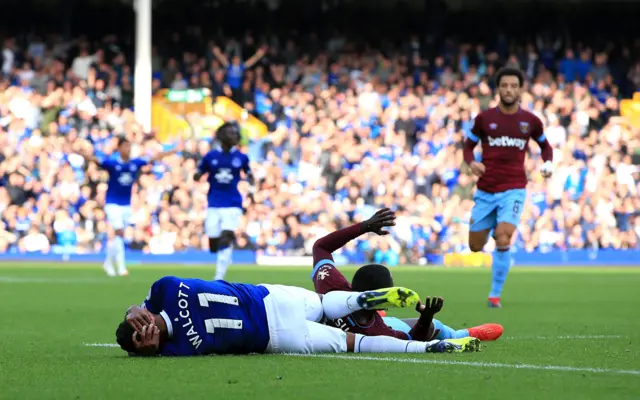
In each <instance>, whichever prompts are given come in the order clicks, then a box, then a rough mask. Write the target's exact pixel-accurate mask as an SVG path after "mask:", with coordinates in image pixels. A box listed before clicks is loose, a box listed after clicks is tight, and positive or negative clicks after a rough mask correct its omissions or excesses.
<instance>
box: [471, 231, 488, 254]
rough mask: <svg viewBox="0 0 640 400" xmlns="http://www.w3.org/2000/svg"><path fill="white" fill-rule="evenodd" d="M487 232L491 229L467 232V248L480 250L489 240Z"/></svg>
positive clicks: (474, 250)
mask: <svg viewBox="0 0 640 400" xmlns="http://www.w3.org/2000/svg"><path fill="white" fill-rule="evenodd" d="M489 233H491V229H484V230H481V231H477V232H469V248H470V249H471V251H473V252H476V251H482V249H484V246H485V245H486V244H487V241H488V240H489Z"/></svg>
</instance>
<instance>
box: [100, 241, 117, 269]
mask: <svg viewBox="0 0 640 400" xmlns="http://www.w3.org/2000/svg"><path fill="white" fill-rule="evenodd" d="M106 250H107V256H106V258H105V259H104V264H102V268H104V270H105V272H106V273H107V275H108V276H116V271H115V270H114V269H113V260H115V251H116V250H115V245H114V240H111V241H109V242H107V248H106Z"/></svg>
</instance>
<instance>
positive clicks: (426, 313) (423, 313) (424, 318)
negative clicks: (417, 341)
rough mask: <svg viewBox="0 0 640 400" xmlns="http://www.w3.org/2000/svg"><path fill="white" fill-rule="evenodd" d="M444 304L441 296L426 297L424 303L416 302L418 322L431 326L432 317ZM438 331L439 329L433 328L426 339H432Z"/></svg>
mask: <svg viewBox="0 0 640 400" xmlns="http://www.w3.org/2000/svg"><path fill="white" fill-rule="evenodd" d="M443 305H444V299H443V298H442V297H433V298H431V297H427V298H426V299H425V301H424V304H422V303H420V302H418V304H416V311H417V312H419V313H420V318H419V319H418V323H419V324H420V325H422V326H424V327H431V326H432V325H433V317H434V315H436V314H437V313H439V312H440V310H442V306H443ZM439 333H440V329H434V330H433V333H431V334H430V337H428V338H427V340H433V339H434V338H435V337H436V336H438V334H439Z"/></svg>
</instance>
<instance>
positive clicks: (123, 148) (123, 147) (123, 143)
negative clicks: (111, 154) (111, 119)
mask: <svg viewBox="0 0 640 400" xmlns="http://www.w3.org/2000/svg"><path fill="white" fill-rule="evenodd" d="M118 153H120V157H122V158H124V159H128V158H129V156H130V155H131V143H130V142H129V141H128V140H127V139H126V138H124V137H121V138H119V139H118Z"/></svg>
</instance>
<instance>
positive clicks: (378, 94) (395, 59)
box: [0, 35, 640, 265]
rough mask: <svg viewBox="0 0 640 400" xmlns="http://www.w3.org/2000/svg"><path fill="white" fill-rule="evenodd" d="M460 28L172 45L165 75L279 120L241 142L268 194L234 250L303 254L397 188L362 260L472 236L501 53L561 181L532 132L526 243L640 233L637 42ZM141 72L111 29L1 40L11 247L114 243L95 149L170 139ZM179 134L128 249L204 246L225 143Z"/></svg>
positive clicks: (444, 248)
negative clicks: (153, 113)
mask: <svg viewBox="0 0 640 400" xmlns="http://www.w3.org/2000/svg"><path fill="white" fill-rule="evenodd" d="M451 43H453V42H449V45H448V46H446V48H443V50H442V51H441V52H440V53H439V54H438V55H436V56H431V57H427V56H425V54H424V52H423V51H422V50H421V47H420V41H419V40H417V39H416V38H407V43H406V44H407V46H405V47H402V48H398V49H397V50H396V51H386V52H385V53H384V54H383V53H381V52H377V51H370V52H364V53H358V52H356V51H355V50H354V47H353V46H352V43H351V42H350V41H349V39H348V38H344V37H333V38H332V39H331V40H329V41H328V42H326V44H325V45H324V46H320V47H319V48H316V49H314V50H313V51H306V50H305V48H304V47H303V46H302V45H301V44H299V43H298V42H296V38H288V39H285V40H282V39H281V40H279V41H276V40H270V41H269V45H268V46H266V45H265V46H258V45H257V43H256V41H255V40H254V38H253V37H251V36H250V35H246V36H245V37H243V38H241V39H240V40H232V39H225V40H223V39H217V40H216V43H213V42H210V43H209V45H208V46H207V47H206V48H202V49H201V52H199V53H198V54H195V53H188V52H187V53H184V54H181V55H180V57H176V55H175V54H168V53H167V54H164V53H163V49H162V48H161V47H158V48H156V49H154V56H153V66H154V87H155V88H156V89H159V88H174V89H181V88H188V87H193V88H200V87H208V88H210V89H211V90H212V92H213V93H214V95H226V96H228V97H230V98H232V99H233V100H234V101H236V102H237V103H238V104H240V105H241V106H243V107H245V108H246V109H247V110H249V111H250V112H252V113H253V114H254V115H256V116H257V117H258V118H260V119H261V120H263V121H264V122H265V123H266V125H267V126H268V128H269V133H268V135H267V136H266V137H264V138H262V139H260V140H254V141H251V142H250V143H249V144H248V146H247V147H246V149H245V150H246V151H247V152H248V154H249V157H250V159H251V161H252V169H253V171H254V173H255V175H256V180H257V182H258V184H257V191H256V193H255V196H254V199H255V204H254V203H252V202H251V201H249V200H248V199H246V200H245V208H246V212H245V214H244V216H243V217H242V222H241V224H240V227H239V228H238V231H237V237H238V244H237V246H236V247H237V248H240V249H251V250H257V251H258V252H259V253H261V254H265V255H284V254H291V255H302V254H308V253H309V252H310V250H311V246H312V244H313V242H314V241H315V240H316V239H317V238H319V237H321V236H323V235H325V234H326V233H328V232H330V231H332V230H334V229H336V228H339V227H343V226H345V225H347V224H350V223H352V222H353V221H358V220H360V219H362V218H365V217H367V216H369V215H370V214H371V213H372V212H373V210H375V209H376V208H377V207H379V206H383V205H384V206H390V207H394V208H396V209H397V210H398V221H397V226H396V227H395V228H394V229H393V231H392V235H390V236H388V237H375V238H367V241H362V242H354V243H350V244H349V245H347V246H346V247H345V248H344V249H343V250H342V251H343V255H345V256H346V257H347V258H348V259H349V260H351V261H353V262H359V261H363V260H364V259H374V260H376V261H378V262H384V263H387V264H390V265H394V264H397V263H417V262H424V261H425V260H429V259H430V258H431V257H434V256H437V255H441V254H444V253H449V252H453V251H466V250H467V249H468V246H467V235H468V228H469V215H470V210H471V207H472V204H473V202H472V195H473V191H474V178H472V177H471V176H470V175H469V174H468V171H467V170H466V168H465V167H463V166H462V164H463V161H462V141H463V138H464V136H465V134H466V133H467V132H468V131H469V129H470V127H471V125H472V120H473V117H474V116H475V115H476V114H477V113H478V112H479V111H480V110H482V109H485V108H488V107H493V106H495V105H496V104H497V102H496V97H495V96H494V95H493V94H492V93H493V92H492V89H493V82H492V79H491V77H492V75H493V74H494V73H495V71H496V70H497V68H499V67H500V66H503V65H506V64H508V65H513V66H518V67H520V68H521V69H522V70H523V71H525V73H526V75H527V78H528V81H527V83H526V87H525V91H524V94H523V97H522V103H521V104H522V107H524V108H526V109H529V110H532V111H533V112H534V113H535V114H536V115H537V116H538V117H540V118H541V119H542V120H543V122H544V124H545V126H546V130H545V135H546V137H547V138H548V140H549V141H550V143H551V144H552V145H553V146H554V160H555V161H554V163H555V173H554V176H553V177H552V178H551V179H549V180H547V181H544V180H542V178H541V177H540V176H539V174H536V173H535V171H537V170H538V168H537V167H538V166H539V164H540V162H541V160H540V157H539V155H538V154H537V151H538V150H537V147H536V146H535V145H533V146H531V152H532V154H531V157H529V158H528V161H527V169H528V170H529V171H531V174H530V179H531V181H530V184H529V187H528V191H529V196H530V199H529V201H528V202H527V205H526V208H525V211H524V214H523V218H522V224H521V226H520V229H519V232H518V234H517V235H516V238H515V247H517V248H518V249H521V250H525V251H529V252H531V251H541V252H549V251H554V250H565V249H582V248H587V249H595V248H597V249H638V248H640V244H639V238H640V215H639V212H640V211H638V210H640V196H639V195H638V193H639V190H640V172H639V171H640V169H639V167H638V164H640V132H639V131H638V129H634V128H633V127H631V126H630V125H629V124H628V123H627V121H626V120H625V119H624V118H623V117H620V112H619V104H620V100H621V99H622V98H625V97H630V95H631V94H632V93H633V92H634V91H636V90H640V62H638V61H635V62H634V60H640V58H637V57H638V56H639V55H640V52H639V51H638V50H640V49H638V48H631V49H626V48H625V49H622V50H621V51H620V52H618V53H615V54H614V53H612V52H611V51H608V50H607V51H604V50H601V49H597V48H590V47H588V46H586V45H585V46H583V47H582V48H565V47H563V45H562V43H555V44H553V43H547V42H545V41H542V40H540V41H537V42H532V43H520V44H519V46H517V47H516V48H514V49H511V50H513V51H509V50H508V49H507V51H506V52H505V51H500V50H497V49H493V48H492V46H491V45H489V44H487V45H486V46H484V45H479V44H467V43H455V45H451ZM554 46H555V47H554ZM634 57H636V58H634ZM227 62H228V64H229V66H228V67H224V65H226V64H227ZM132 71H133V69H132V59H131V58H130V57H128V55H127V54H124V53H119V52H118V50H117V47H115V46H113V45H110V46H106V45H105V46H101V45H98V46H96V45H95V44H93V43H89V42H86V43H85V42H82V41H74V42H65V41H63V40H61V39H60V38H58V37H55V36H53V37H45V38H37V37H31V38H28V39H25V40H21V41H17V40H15V39H7V40H5V42H4V43H3V49H2V71H1V76H2V78H1V80H0V146H1V147H0V148H1V151H0V176H2V185H1V187H0V215H1V221H0V252H20V253H26V252H38V251H44V252H49V251H56V249H60V248H64V249H68V250H69V251H73V252H77V253H90V252H96V251H100V250H102V249H104V247H105V243H106V241H107V239H108V238H109V237H110V235H112V234H113V233H112V232H110V228H109V226H108V224H107V223H106V221H105V214H104V211H103V206H104V200H105V190H106V183H105V182H106V176H105V172H104V171H101V170H100V169H98V168H97V167H96V166H95V165H94V164H88V163H86V162H85V160H84V159H83V157H82V156H80V155H79V154H80V153H82V151H81V150H82V149H90V148H91V150H92V151H94V152H95V153H96V154H98V155H109V154H111V153H112V152H113V151H114V148H115V145H116V141H117V138H118V137H120V136H125V137H126V138H128V139H129V140H130V141H131V142H132V144H133V153H134V155H136V154H137V155H144V154H153V153H156V152H158V151H159V149H160V147H161V144H160V143H158V142H157V141H156V140H155V139H154V137H153V135H152V134H150V133H148V132H143V131H142V130H141V128H140V126H139V125H138V124H137V123H136V122H135V121H134V118H133V113H132V111H131V107H132V106H133V86H132V83H133V73H132ZM179 146H180V149H182V151H181V152H180V153H179V154H177V155H174V156H170V157H167V158H165V159H164V160H163V161H162V162H161V163H157V164H155V165H154V166H153V167H151V168H150V169H149V170H148V171H146V172H145V173H144V174H142V175H141V176H140V179H139V182H138V183H137V185H136V188H135V190H134V195H133V199H132V205H133V215H132V218H131V221H130V225H129V227H127V229H126V230H125V241H126V243H127V248H128V249H132V250H141V251H144V252H149V253H154V254H166V253H174V252H180V251H184V250H188V249H203V250H204V249H206V248H207V246H208V244H207V240H206V237H205V235H204V228H203V222H204V219H205V216H206V207H207V204H206V193H207V187H206V183H200V182H196V181H194V180H193V175H194V173H195V169H196V163H197V161H198V160H199V159H200V158H201V157H202V156H203V155H204V154H205V153H206V152H207V151H208V150H209V149H210V147H211V142H210V141H207V140H196V139H188V140H185V141H184V142H183V143H179ZM241 190H242V191H243V192H244V193H246V192H247V190H248V188H247V185H242V187H241ZM488 246H489V247H488V248H490V246H491V244H489V245H488Z"/></svg>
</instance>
